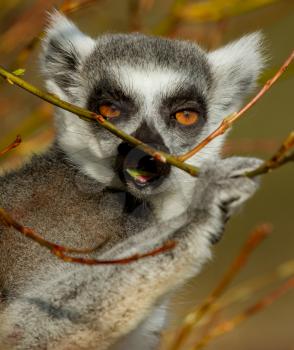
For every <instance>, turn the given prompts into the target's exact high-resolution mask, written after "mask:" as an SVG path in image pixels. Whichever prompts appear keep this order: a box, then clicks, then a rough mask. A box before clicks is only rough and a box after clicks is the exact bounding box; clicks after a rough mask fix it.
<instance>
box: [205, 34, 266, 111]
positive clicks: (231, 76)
mask: <svg viewBox="0 0 294 350" xmlns="http://www.w3.org/2000/svg"><path fill="white" fill-rule="evenodd" d="M262 41H263V35H262V34H261V33H260V32H256V33H252V34H249V35H245V36H244V37H242V38H241V39H239V40H236V41H234V42H232V43H230V44H228V45H226V46H224V47H222V48H220V49H217V50H216V51H214V52H211V53H209V54H208V60H209V62H210V64H211V67H212V72H213V76H214V88H215V91H214V96H213V102H214V103H216V104H218V105H219V109H222V110H226V111H229V112H231V111H235V110H237V109H238V108H239V107H240V104H241V103H242V101H243V99H244V98H245V97H246V96H247V95H248V94H249V93H250V92H251V91H252V90H253V88H254V87H255V85H256V80H257V78H258V76H259V74H260V72H261V70H262V68H263V67H264V65H265V58H264V55H263V47H262Z"/></svg>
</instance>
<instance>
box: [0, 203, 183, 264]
mask: <svg viewBox="0 0 294 350" xmlns="http://www.w3.org/2000/svg"><path fill="white" fill-rule="evenodd" d="M0 220H2V222H3V223H4V225H6V226H8V227H13V228H14V229H15V230H17V231H18V232H20V233H21V234H23V235H24V236H25V237H27V238H29V239H31V240H33V241H34V242H36V243H38V244H39V245H40V246H42V247H45V248H47V249H49V250H50V252H51V253H52V254H54V255H55V256H57V257H58V258H59V259H61V260H63V261H65V262H70V263H77V264H84V265H113V264H128V263H131V262H134V261H138V260H141V259H144V258H147V257H151V256H155V255H158V254H161V253H164V252H166V251H169V250H171V249H173V248H174V247H175V245H176V243H175V242H174V241H168V242H166V243H165V244H164V245H163V246H161V247H159V248H156V249H154V250H152V251H150V252H147V253H143V254H134V255H131V256H129V257H125V258H120V259H113V260H98V259H91V258H83V257H73V256H69V255H66V254H65V253H82V254H88V253H92V252H94V251H95V250H97V249H98V248H99V247H95V248H90V249H87V248H86V249H79V248H69V247H65V246H62V245H59V244H56V243H53V242H50V241H48V240H46V239H44V238H43V237H42V236H40V235H39V234H38V233H37V232H36V231H34V230H33V229H31V228H29V227H25V226H23V225H21V224H20V223H18V222H17V221H16V220H14V219H13V218H12V216H11V215H9V214H8V213H7V212H6V211H5V210H4V209H3V208H0Z"/></svg>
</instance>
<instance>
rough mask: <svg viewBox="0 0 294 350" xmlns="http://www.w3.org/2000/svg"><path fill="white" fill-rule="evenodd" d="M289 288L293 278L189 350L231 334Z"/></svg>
mask: <svg viewBox="0 0 294 350" xmlns="http://www.w3.org/2000/svg"><path fill="white" fill-rule="evenodd" d="M291 288H294V276H293V277H291V278H289V279H288V280H287V281H286V282H285V283H284V284H282V285H281V286H280V287H279V288H278V289H276V290H275V291H273V292H272V293H270V294H269V295H266V296H265V297H264V298H262V299H261V300H260V301H258V302H257V303H255V304H254V305H252V306H250V307H249V308H247V309H246V310H245V311H243V312H242V313H241V314H239V315H237V316H235V317H234V318H232V319H231V320H228V321H225V322H222V323H221V324H219V325H218V326H216V327H215V328H214V329H213V330H212V331H211V332H210V333H209V334H207V335H206V336H205V337H204V338H202V339H201V340H200V341H199V342H198V343H197V344H196V345H195V346H194V347H192V348H191V349H190V350H200V349H203V348H204V347H205V346H206V345H207V344H208V343H209V342H210V341H211V340H213V339H215V338H217V337H219V336H221V335H223V334H225V333H228V332H231V331H232V330H233V329H234V328H236V327H237V326H238V325H239V324H240V323H242V322H243V321H246V320H247V319H248V318H249V317H251V316H253V315H255V314H257V313H258V312H260V311H262V310H264V309H265V308H266V307H268V306H269V305H271V304H272V303H273V302H274V301H276V300H277V299H278V298H280V297H281V296H282V295H284V294H285V293H286V292H288V291H289V290H290V289H291Z"/></svg>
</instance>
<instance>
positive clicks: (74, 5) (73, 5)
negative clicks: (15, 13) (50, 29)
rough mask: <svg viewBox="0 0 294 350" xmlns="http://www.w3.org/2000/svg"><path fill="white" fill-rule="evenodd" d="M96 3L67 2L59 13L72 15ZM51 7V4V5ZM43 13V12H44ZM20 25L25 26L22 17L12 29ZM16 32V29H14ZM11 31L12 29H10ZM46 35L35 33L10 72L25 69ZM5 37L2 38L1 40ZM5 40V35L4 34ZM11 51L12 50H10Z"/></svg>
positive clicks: (92, 0) (83, 0) (71, 0)
mask: <svg viewBox="0 0 294 350" xmlns="http://www.w3.org/2000/svg"><path fill="white" fill-rule="evenodd" d="M94 2H98V1H97V0H80V1H76V0H65V1H64V2H63V3H62V4H61V5H60V7H59V11H60V12H62V13H64V14H70V13H72V12H76V11H78V10H80V9H83V8H86V7H88V6H90V5H91V4H93V3H94ZM49 5H50V3H49ZM47 6H48V4H46V7H44V9H43V10H44V11H45V10H46V9H47V10H48V9H49V7H50V6H49V7H48V8H47ZM44 11H43V12H44ZM29 21H30V25H31V18H29ZM19 23H21V26H23V20H22V17H20V18H19V19H18V20H17V21H16V22H15V25H14V26H13V27H12V29H13V28H14V27H18V26H19ZM21 28H22V27H21ZM13 30H15V29H13ZM9 31H11V29H9ZM43 35H44V32H42V31H41V32H39V33H38V34H36V33H35V36H34V37H33V38H32V39H31V40H30V41H29V42H28V43H27V44H26V45H25V46H24V47H23V48H22V49H21V50H20V52H19V53H18V54H17V56H16V58H15V59H14V60H13V62H12V63H11V64H10V70H14V69H15V68H16V67H23V66H24V65H25V64H26V61H27V60H28V58H29V56H30V54H31V53H32V52H33V51H34V50H35V48H36V47H37V46H38V44H39V43H40V40H41V39H42V37H43ZM2 38H3V36H2V37H1V39H2ZM4 39H5V34H4ZM11 43H13V44H14V45H15V43H16V42H15V40H10V45H11ZM9 51H11V48H10V50H9Z"/></svg>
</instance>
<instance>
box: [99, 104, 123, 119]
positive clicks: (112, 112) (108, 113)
mask: <svg viewBox="0 0 294 350" xmlns="http://www.w3.org/2000/svg"><path fill="white" fill-rule="evenodd" d="M99 112H100V113H101V114H102V116H103V117H105V118H117V117H119V116H120V114H121V111H120V110H119V109H118V108H117V107H116V106H115V105H114V104H109V105H107V104H105V105H101V106H100V107H99Z"/></svg>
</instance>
